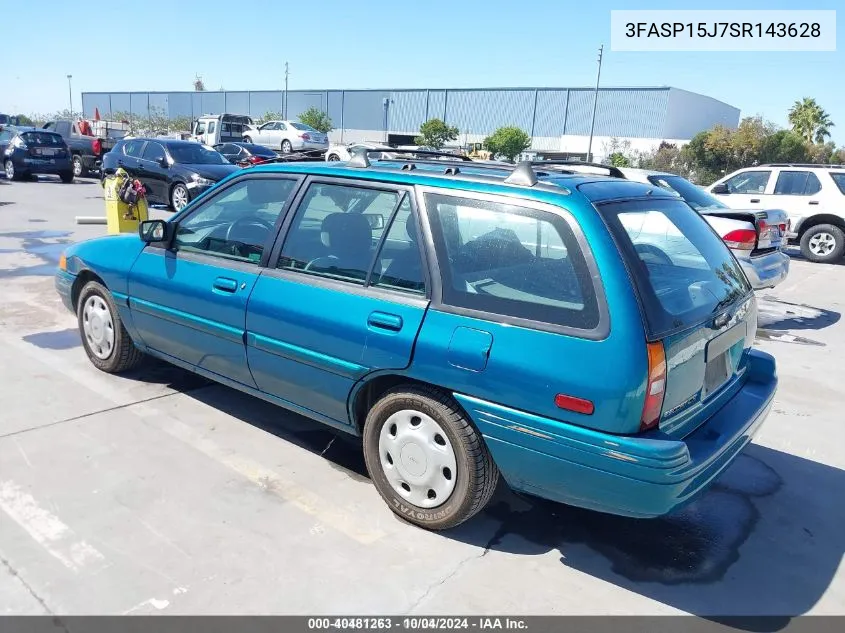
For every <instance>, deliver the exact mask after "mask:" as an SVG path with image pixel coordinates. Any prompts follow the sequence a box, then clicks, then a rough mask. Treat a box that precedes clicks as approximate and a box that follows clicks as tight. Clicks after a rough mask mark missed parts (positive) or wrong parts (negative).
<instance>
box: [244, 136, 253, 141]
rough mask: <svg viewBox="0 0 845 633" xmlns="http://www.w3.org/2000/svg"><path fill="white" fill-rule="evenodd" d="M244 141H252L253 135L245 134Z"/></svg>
mask: <svg viewBox="0 0 845 633" xmlns="http://www.w3.org/2000/svg"><path fill="white" fill-rule="evenodd" d="M244 143H252V137H250V136H244Z"/></svg>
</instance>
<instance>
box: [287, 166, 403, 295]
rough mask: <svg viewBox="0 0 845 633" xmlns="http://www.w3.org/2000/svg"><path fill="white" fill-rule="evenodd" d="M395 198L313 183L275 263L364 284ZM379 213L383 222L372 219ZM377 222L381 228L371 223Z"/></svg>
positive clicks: (362, 189)
mask: <svg viewBox="0 0 845 633" xmlns="http://www.w3.org/2000/svg"><path fill="white" fill-rule="evenodd" d="M398 202H399V194H398V193H397V192H395V191H384V190H378V189H370V188H367V187H357V186H352V185H338V184H329V183H314V184H312V185H310V186H309V187H308V191H307V192H306V193H305V196H304V197H303V199H302V202H301V203H300V204H299V207H298V208H297V210H296V215H295V216H294V219H293V222H292V223H291V226H290V229H289V230H288V234H287V237H286V238H285V243H284V245H283V247H282V253H281V256H280V257H279V261H278V263H277V267H278V268H281V269H284V270H295V271H297V272H302V273H305V274H310V275H318V276H321V277H331V278H334V279H341V280H344V281H351V282H353V283H356V284H360V285H363V284H364V283H365V282H366V280H367V276H368V274H369V272H370V269H371V267H372V268H374V269H375V270H376V271H379V272H380V271H381V270H382V268H381V264H380V262H378V261H376V258H375V251H376V247H377V245H378V242H379V240H380V238H381V232H382V231H383V230H384V227H385V225H386V224H387V218H390V217H391V215H392V214H393V210H394V209H395V208H396V205H397V203H398ZM377 216H381V217H382V218H383V222H381V223H379V222H375V221H374V218H376V217H377ZM378 224H380V228H374V225H378Z"/></svg>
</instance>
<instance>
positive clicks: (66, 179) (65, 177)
mask: <svg viewBox="0 0 845 633" xmlns="http://www.w3.org/2000/svg"><path fill="white" fill-rule="evenodd" d="M59 178H61V179H62V182H63V183H65V184H66V185H69V184H70V183H72V182H73V172H72V171H63V172H62V173H60V174H59Z"/></svg>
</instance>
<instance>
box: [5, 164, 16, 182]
mask: <svg viewBox="0 0 845 633" xmlns="http://www.w3.org/2000/svg"><path fill="white" fill-rule="evenodd" d="M14 177H15V165H14V164H13V163H12V161H10V160H7V161H6V178H8V179H9V180H11V179H12V178H14Z"/></svg>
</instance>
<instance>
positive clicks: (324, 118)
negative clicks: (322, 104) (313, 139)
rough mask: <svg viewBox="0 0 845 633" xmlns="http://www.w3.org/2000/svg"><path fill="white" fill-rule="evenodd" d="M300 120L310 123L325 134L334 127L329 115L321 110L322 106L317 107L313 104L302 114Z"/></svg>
mask: <svg viewBox="0 0 845 633" xmlns="http://www.w3.org/2000/svg"><path fill="white" fill-rule="evenodd" d="M299 120H300V122H302V123H304V124H305V125H310V126H311V127H313V128H314V129H315V130H317V131H318V132H322V133H323V134H328V133H329V132H331V131H332V130H333V129H334V127H333V126H332V120H331V119H330V118H329V115H328V114H326V113H325V112H323V111H322V110H320V108H315V107H314V106H311V107H310V108H308V109H307V110H306V111H305V112H303V113H302V114H300V115H299Z"/></svg>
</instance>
